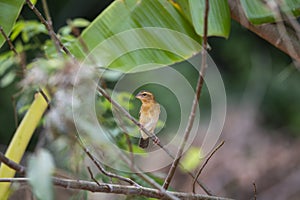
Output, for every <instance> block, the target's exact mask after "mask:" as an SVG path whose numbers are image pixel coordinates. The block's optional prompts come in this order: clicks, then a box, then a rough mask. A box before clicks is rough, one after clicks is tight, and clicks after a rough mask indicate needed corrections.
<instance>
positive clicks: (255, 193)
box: [252, 182, 257, 200]
mask: <svg viewBox="0 0 300 200" xmlns="http://www.w3.org/2000/svg"><path fill="white" fill-rule="evenodd" d="M252 184H253V192H254V200H256V195H257V190H256V184H255V182H253V183H252Z"/></svg>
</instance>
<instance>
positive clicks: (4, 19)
mask: <svg viewBox="0 0 300 200" xmlns="http://www.w3.org/2000/svg"><path fill="white" fill-rule="evenodd" d="M23 3H24V0H0V26H2V28H3V30H4V32H5V33H6V34H7V35H9V34H10V32H11V30H12V28H13V26H14V23H15V22H16V20H17V18H18V16H19V14H20V12H21V9H22V7H23ZM4 41H5V39H4V37H3V36H2V35H0V48H1V47H2V45H3V43H4Z"/></svg>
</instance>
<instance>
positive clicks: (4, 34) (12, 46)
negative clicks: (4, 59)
mask: <svg viewBox="0 0 300 200" xmlns="http://www.w3.org/2000/svg"><path fill="white" fill-rule="evenodd" d="M0 32H1V34H2V35H3V37H4V39H5V40H6V42H7V43H8V45H9V49H10V50H12V51H13V52H14V54H15V55H16V56H17V55H19V54H18V52H17V50H16V48H15V47H14V45H13V44H12V42H11V40H10V39H9V37H8V36H7V35H6V33H5V32H4V30H3V28H2V26H0Z"/></svg>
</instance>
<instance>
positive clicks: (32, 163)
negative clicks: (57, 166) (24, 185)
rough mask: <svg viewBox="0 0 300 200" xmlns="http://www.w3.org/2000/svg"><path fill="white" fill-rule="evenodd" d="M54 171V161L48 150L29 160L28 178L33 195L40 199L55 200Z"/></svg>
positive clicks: (41, 151)
mask: <svg viewBox="0 0 300 200" xmlns="http://www.w3.org/2000/svg"><path fill="white" fill-rule="evenodd" d="M53 170H54V161H53V158H52V156H51V154H50V153H49V152H48V151H47V150H44V149H42V150H40V151H39V152H38V153H37V155H36V156H33V157H32V158H31V159H30V160H29V166H28V171H27V176H28V178H29V182H30V184H31V186H32V189H33V193H34V194H35V196H36V197H37V198H38V199H43V200H52V199H53V186H52V173H53Z"/></svg>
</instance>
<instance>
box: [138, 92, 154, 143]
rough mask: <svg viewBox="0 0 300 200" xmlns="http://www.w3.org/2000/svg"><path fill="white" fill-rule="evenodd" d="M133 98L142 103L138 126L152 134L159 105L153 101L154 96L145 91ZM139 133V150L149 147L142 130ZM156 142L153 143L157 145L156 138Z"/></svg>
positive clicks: (147, 137) (146, 136)
mask: <svg viewBox="0 0 300 200" xmlns="http://www.w3.org/2000/svg"><path fill="white" fill-rule="evenodd" d="M135 97H136V98H138V99H139V100H141V102H142V106H141V109H140V119H139V122H140V124H141V125H143V126H144V128H145V129H146V130H148V131H149V132H150V133H151V134H154V130H155V127H156V125H157V122H158V119H159V114H160V105H159V104H158V103H157V102H156V101H155V97H154V95H153V94H152V93H151V92H148V91H145V90H142V91H140V92H139V93H138V94H137V95H136V96H135ZM140 132H141V135H142V137H141V139H140V142H139V146H140V147H141V148H146V147H148V145H149V136H148V135H147V134H146V133H144V132H143V131H142V130H141V131H140ZM156 140H157V141H156V142H155V143H158V141H159V140H158V138H156Z"/></svg>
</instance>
